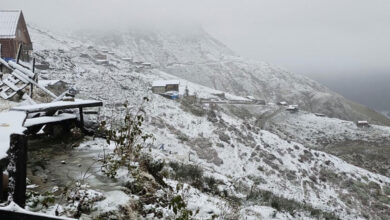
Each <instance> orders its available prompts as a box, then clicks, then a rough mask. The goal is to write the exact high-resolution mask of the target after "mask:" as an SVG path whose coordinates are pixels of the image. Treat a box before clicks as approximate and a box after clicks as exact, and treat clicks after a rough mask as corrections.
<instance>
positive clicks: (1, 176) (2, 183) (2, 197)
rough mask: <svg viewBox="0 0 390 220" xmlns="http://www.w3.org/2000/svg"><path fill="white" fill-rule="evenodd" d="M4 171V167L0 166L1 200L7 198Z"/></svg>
mask: <svg viewBox="0 0 390 220" xmlns="http://www.w3.org/2000/svg"><path fill="white" fill-rule="evenodd" d="M3 176H4V172H3V167H1V166H0V202H3V201H5V198H4V196H3V195H4V190H5V189H4V188H5V187H4V178H3Z"/></svg>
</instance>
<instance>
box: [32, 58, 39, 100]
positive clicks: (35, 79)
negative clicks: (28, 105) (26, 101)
mask: <svg viewBox="0 0 390 220" xmlns="http://www.w3.org/2000/svg"><path fill="white" fill-rule="evenodd" d="M31 71H32V72H33V73H34V78H33V80H34V81H36V82H38V76H37V74H36V73H35V58H33V63H32V67H31ZM33 90H34V85H33V84H31V85H30V97H31V98H32V97H33Z"/></svg>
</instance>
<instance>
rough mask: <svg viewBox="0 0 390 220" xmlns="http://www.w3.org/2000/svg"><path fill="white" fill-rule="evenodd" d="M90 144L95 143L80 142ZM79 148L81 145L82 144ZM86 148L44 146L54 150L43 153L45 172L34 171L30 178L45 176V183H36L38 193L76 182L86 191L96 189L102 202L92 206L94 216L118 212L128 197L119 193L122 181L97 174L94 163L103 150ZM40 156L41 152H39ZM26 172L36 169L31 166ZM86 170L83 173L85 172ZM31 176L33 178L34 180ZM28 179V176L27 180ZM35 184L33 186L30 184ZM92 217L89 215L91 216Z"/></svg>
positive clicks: (96, 165)
mask: <svg viewBox="0 0 390 220" xmlns="http://www.w3.org/2000/svg"><path fill="white" fill-rule="evenodd" d="M85 142H88V143H90V142H94V143H95V144H96V142H95V141H84V143H85ZM81 145H84V144H83V143H82V144H81ZM97 145H99V144H96V145H95V146H96V147H93V148H88V147H80V148H76V149H72V150H65V149H64V146H62V145H61V144H59V145H58V144H57V145H55V144H53V146H50V145H46V146H44V147H43V148H51V147H52V148H54V150H53V151H50V152H49V153H46V154H45V157H46V158H47V160H46V163H47V165H46V166H45V167H46V169H43V170H41V169H40V170H39V171H38V172H36V171H35V174H34V177H35V178H36V177H37V176H39V178H41V177H47V180H46V181H42V182H40V183H38V184H37V185H39V187H38V188H37V190H38V191H41V192H44V191H45V190H48V189H52V188H54V187H59V188H60V189H61V188H63V187H65V186H68V185H69V184H72V183H74V182H76V181H80V182H81V183H82V184H87V185H88V186H89V188H88V189H91V190H96V191H98V192H100V193H102V194H103V195H104V197H105V199H104V200H102V201H98V202H96V203H95V204H94V206H95V207H96V208H97V210H96V211H94V213H96V214H99V213H103V212H107V211H112V210H116V209H118V206H119V205H124V204H126V203H127V202H128V201H129V199H130V197H129V196H128V195H127V194H126V193H125V192H123V191H122V190H123V189H126V188H125V187H123V186H122V185H123V180H122V181H121V179H116V180H113V179H111V178H108V177H106V176H105V175H103V174H102V173H101V172H100V163H98V162H97V157H98V155H102V154H103V151H102V150H101V149H100V148H99V147H97ZM39 155H41V156H42V153H39ZM30 169H36V167H31V168H30ZM86 171H87V172H86ZM34 177H33V178H34ZM29 178H30V177H29ZM33 184H35V183H33ZM91 214H92V215H93V213H91Z"/></svg>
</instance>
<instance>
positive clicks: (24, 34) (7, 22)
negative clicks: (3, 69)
mask: <svg viewBox="0 0 390 220" xmlns="http://www.w3.org/2000/svg"><path fill="white" fill-rule="evenodd" d="M19 44H22V45H23V48H22V51H21V56H20V59H21V60H23V61H29V60H30V57H31V54H32V49H33V47H32V42H31V39H30V35H29V33H28V29H27V25H26V22H25V20H24V16H23V13H22V11H21V10H0V45H1V46H0V47H1V50H0V56H1V58H3V59H4V60H6V61H8V60H13V59H16V55H17V52H18V48H19Z"/></svg>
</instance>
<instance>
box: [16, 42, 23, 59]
mask: <svg viewBox="0 0 390 220" xmlns="http://www.w3.org/2000/svg"><path fill="white" fill-rule="evenodd" d="M22 47H23V46H22V43H19V48H18V53H17V54H16V63H17V64H19V59H20V55H21V54H22Z"/></svg>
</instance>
